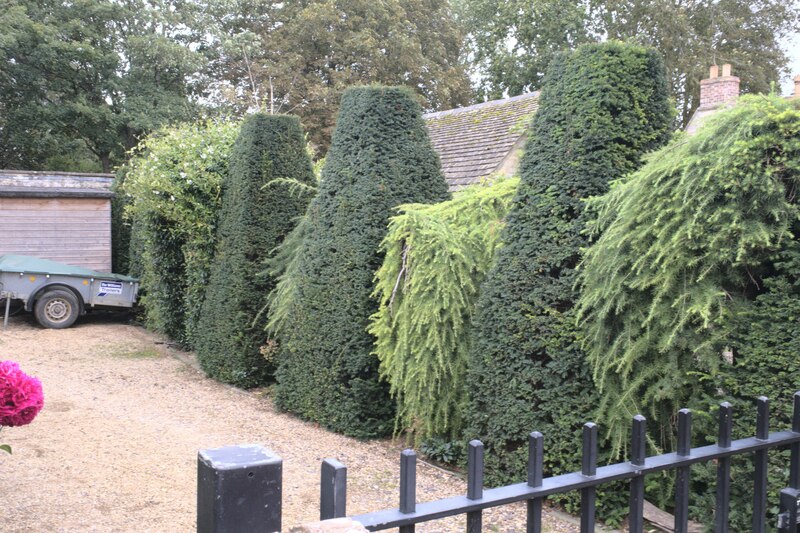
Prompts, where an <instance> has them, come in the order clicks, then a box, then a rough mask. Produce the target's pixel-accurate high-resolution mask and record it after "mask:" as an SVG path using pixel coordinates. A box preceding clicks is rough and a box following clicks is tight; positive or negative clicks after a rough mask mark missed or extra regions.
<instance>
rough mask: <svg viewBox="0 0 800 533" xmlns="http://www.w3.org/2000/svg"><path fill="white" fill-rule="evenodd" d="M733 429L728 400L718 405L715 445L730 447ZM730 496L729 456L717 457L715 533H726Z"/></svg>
mask: <svg viewBox="0 0 800 533" xmlns="http://www.w3.org/2000/svg"><path fill="white" fill-rule="evenodd" d="M732 429H733V407H731V404H729V403H728V402H722V403H721V404H720V405H719V435H718V437H717V446H719V447H720V448H730V447H731V432H732ZM730 496H731V458H730V457H720V458H719V459H717V507H716V510H715V511H714V531H715V533H728V512H729V507H730Z"/></svg>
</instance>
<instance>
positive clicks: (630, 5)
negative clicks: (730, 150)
mask: <svg viewBox="0 0 800 533" xmlns="http://www.w3.org/2000/svg"><path fill="white" fill-rule="evenodd" d="M456 6H457V11H458V13H459V16H460V18H461V20H463V22H464V24H465V26H466V30H467V31H468V34H469V41H470V52H471V54H472V55H473V59H474V63H473V64H472V67H473V69H474V71H475V73H476V74H477V75H478V77H479V79H480V84H479V90H480V91H481V92H482V93H483V94H485V95H488V96H491V97H499V96H500V95H501V94H503V93H504V92H506V91H507V92H508V93H509V94H511V95H515V94H520V93H522V92H525V91H531V90H535V89H539V88H541V86H542V76H543V74H544V72H545V68H546V67H547V65H548V63H549V62H550V60H551V58H552V57H553V53H554V52H557V51H559V50H564V49H571V48H574V47H575V46H577V45H579V44H581V43H583V42H587V41H589V40H598V39H617V40H624V41H630V42H635V43H639V44H643V45H647V46H652V47H654V48H656V49H657V50H658V51H659V52H660V53H661V54H662V56H663V57H664V63H665V66H666V69H667V75H668V77H669V80H670V87H671V94H672V96H673V97H674V98H675V100H676V103H677V106H678V109H679V116H678V118H679V121H680V123H681V124H686V123H687V122H688V120H689V118H691V115H692V113H693V112H694V110H695V109H696V108H697V106H698V104H699V96H700V85H699V81H700V79H701V78H703V76H704V74H705V73H706V72H707V68H708V66H709V65H713V64H716V63H731V64H732V65H733V70H734V73H735V74H736V75H737V76H739V77H740V78H741V80H742V90H743V91H745V92H767V91H769V89H770V84H771V83H773V82H778V81H779V78H780V75H781V74H784V73H785V72H784V71H785V68H786V66H787V63H788V58H787V55H786V53H787V50H785V49H784V48H783V44H782V42H784V38H785V37H786V36H787V35H790V34H792V33H794V32H797V31H798V30H799V29H800V4H798V2H797V0H789V1H786V0H757V1H751V0H721V1H710V0H697V1H690V2H684V1H681V0H655V1H651V0H634V1H630V0H587V2H584V3H581V2H577V3H575V2H566V1H563V0H536V1H533V2H530V1H517V0H514V1H511V2H492V1H489V0H458V1H457V2H456Z"/></svg>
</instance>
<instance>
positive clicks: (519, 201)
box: [468, 42, 672, 482]
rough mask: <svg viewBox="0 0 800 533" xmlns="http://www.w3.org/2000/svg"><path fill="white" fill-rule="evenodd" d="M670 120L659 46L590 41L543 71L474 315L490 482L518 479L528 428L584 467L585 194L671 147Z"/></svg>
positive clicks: (477, 407) (555, 457)
mask: <svg viewBox="0 0 800 533" xmlns="http://www.w3.org/2000/svg"><path fill="white" fill-rule="evenodd" d="M671 118H672V113H671V109H670V104H669V101H668V98H667V85H666V78H665V76H664V70H663V63H662V61H661V59H660V57H659V55H658V53H657V52H656V51H654V50H652V49H646V48H642V47H638V46H632V45H624V44H621V43H617V42H608V43H604V44H600V45H584V46H581V47H579V48H578V49H577V51H576V52H574V53H572V54H569V55H562V56H559V57H558V58H557V59H556V60H554V61H553V62H552V64H551V66H550V68H549V70H548V76H547V79H546V80H545V84H544V88H543V89H542V94H541V97H540V104H539V110H538V112H537V113H536V115H535V116H534V119H533V124H532V127H531V130H530V136H529V139H528V142H527V145H526V147H525V155H524V156H523V159H522V162H521V168H520V173H521V177H522V179H521V183H520V187H519V190H518V192H517V196H516V198H515V199H514V203H513V205H512V207H511V211H510V213H509V215H508V219H507V223H506V226H505V228H504V230H503V234H502V236H501V239H502V242H503V243H504V244H503V247H502V248H500V251H499V253H498V256H497V262H496V264H495V266H494V267H493V268H492V270H491V271H490V273H489V274H488V276H487V278H486V282H485V283H484V284H483V287H482V289H481V296H480V298H479V301H478V306H477V310H476V313H475V326H474V328H473V336H474V337H473V342H472V353H471V358H470V370H469V375H468V379H469V387H468V388H469V390H470V394H471V398H470V408H469V410H468V415H469V420H468V422H469V429H468V434H469V435H470V436H477V437H478V438H480V439H481V440H483V442H484V443H485V444H486V445H487V447H488V448H489V449H490V450H491V453H489V454H487V469H488V473H489V478H490V479H491V480H492V482H497V481H507V480H510V479H519V477H520V476H522V475H523V472H524V471H525V465H526V459H527V455H526V453H527V452H526V451H525V445H524V444H525V438H526V436H527V435H528V433H529V432H530V431H533V430H537V431H541V432H542V433H543V434H544V435H545V438H546V439H547V449H548V454H547V463H546V467H547V469H548V470H549V471H550V472H559V471H563V470H568V471H571V470H573V469H574V468H575V466H576V463H579V456H578V454H577V450H579V446H576V443H578V442H580V437H579V434H580V433H579V432H580V426H581V423H582V422H585V419H584V418H583V417H584V416H585V414H586V411H587V409H589V408H591V407H592V406H593V405H595V402H596V401H597V399H598V396H597V393H596V392H595V389H594V387H593V384H592V376H591V372H590V369H589V368H588V365H587V364H586V360H585V356H584V352H583V350H582V349H581V340H582V339H581V333H580V331H578V329H577V328H576V325H575V313H574V308H573V307H574V301H575V298H576V296H577V295H576V293H575V291H574V290H573V285H574V283H575V275H576V270H575V269H576V266H577V264H578V261H579V259H580V257H581V249H582V247H584V246H586V244H587V243H588V239H587V236H586V235H585V234H584V233H583V227H584V223H585V220H586V215H585V213H584V207H583V206H584V199H585V198H587V197H590V196H593V195H596V194H600V193H603V192H605V191H606V190H607V188H608V182H609V181H610V180H612V179H614V178H616V177H620V176H623V175H625V174H626V173H628V172H630V171H632V170H634V169H636V168H637V167H638V166H639V165H640V164H641V163H642V158H643V155H644V154H645V153H646V152H648V151H649V150H652V149H654V148H656V147H658V146H659V145H660V144H662V143H664V142H665V141H666V139H667V138H668V136H669V130H670V128H669V124H670V122H671ZM601 422H604V421H601Z"/></svg>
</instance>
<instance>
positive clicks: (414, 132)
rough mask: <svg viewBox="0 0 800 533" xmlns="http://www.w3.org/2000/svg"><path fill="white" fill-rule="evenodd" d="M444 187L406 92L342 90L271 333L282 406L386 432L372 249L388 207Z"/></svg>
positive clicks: (387, 408)
mask: <svg viewBox="0 0 800 533" xmlns="http://www.w3.org/2000/svg"><path fill="white" fill-rule="evenodd" d="M448 196H449V195H448V192H447V185H446V183H445V180H444V177H443V176H442V173H441V169H440V166H439V159H438V156H437V155H436V153H435V152H434V150H433V147H432V145H431V143H430V140H429V138H428V133H427V130H426V128H425V124H424V122H423V120H422V116H421V109H420V106H419V104H418V103H417V102H416V99H415V97H414V95H413V93H411V92H410V91H409V90H408V89H405V88H397V87H360V88H353V89H349V90H347V91H346V92H345V94H344V96H343V97H342V105H341V111H340V114H339V118H338V121H337V125H336V130H335V132H334V134H333V142H332V145H331V149H330V151H329V152H328V154H327V156H326V161H325V166H324V168H323V170H322V181H321V183H320V188H319V194H318V195H317V197H316V198H315V199H314V200H313V201H312V202H311V205H310V206H309V210H308V212H307V221H306V224H308V226H307V227H306V228H305V232H306V236H305V239H304V240H303V243H302V245H301V246H300V249H299V251H298V253H299V254H300V255H299V256H298V263H297V264H296V265H295V267H294V268H293V272H294V275H295V276H296V278H297V279H296V280H294V282H293V283H292V284H291V285H292V286H293V289H292V290H294V291H296V292H295V294H296V295H297V297H296V298H295V299H294V304H293V305H292V306H291V309H289V310H287V312H286V313H285V314H284V315H283V318H282V319H281V324H282V325H281V327H280V329H279V332H278V340H279V341H280V343H281V349H280V353H279V359H278V372H277V375H276V376H277V379H278V386H277V388H276V393H275V400H276V402H277V404H278V405H279V406H280V407H281V408H283V409H286V410H288V411H291V412H294V413H296V414H298V415H300V416H302V417H304V418H307V419H310V420H314V421H317V422H319V423H320V424H322V425H324V426H326V427H328V428H330V429H333V430H335V431H339V432H342V433H345V434H347V435H352V436H356V437H372V436H376V435H383V434H386V433H387V432H389V431H391V427H392V418H393V415H394V403H393V401H392V400H391V398H390V397H389V392H388V386H387V384H386V383H381V382H380V381H379V379H378V359H377V357H375V355H374V354H372V350H373V343H374V338H373V337H372V336H371V335H370V334H369V333H367V331H366V328H367V325H368V321H369V317H370V316H371V315H372V314H373V313H374V312H375V311H377V308H378V304H377V301H376V300H375V299H373V298H372V296H371V293H372V290H373V283H372V281H373V276H374V274H375V271H376V270H378V268H379V267H380V265H381V262H382V260H383V254H382V253H380V252H379V251H378V250H379V247H380V244H381V241H382V240H383V238H384V236H385V235H386V230H387V223H388V221H389V216H390V215H391V214H392V210H393V208H395V207H396V206H398V205H400V204H403V203H409V202H423V203H426V202H436V201H441V200H444V199H446V198H448Z"/></svg>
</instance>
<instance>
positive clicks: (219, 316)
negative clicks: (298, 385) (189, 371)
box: [197, 114, 315, 387]
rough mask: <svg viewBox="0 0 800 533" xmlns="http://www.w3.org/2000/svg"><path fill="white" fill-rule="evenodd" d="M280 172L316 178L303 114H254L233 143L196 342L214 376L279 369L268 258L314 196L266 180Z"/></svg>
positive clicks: (255, 380)
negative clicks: (270, 336)
mask: <svg viewBox="0 0 800 533" xmlns="http://www.w3.org/2000/svg"><path fill="white" fill-rule="evenodd" d="M278 178H288V179H289V180H292V179H293V180H297V181H300V182H304V183H309V184H314V183H315V178H314V174H313V170H312V166H311V160H310V159H309V157H308V154H307V152H306V146H305V139H304V136H303V130H302V128H301V126H300V121H299V120H298V119H297V117H291V116H285V115H265V114H256V115H252V116H250V117H248V118H247V120H246V121H245V122H244V124H242V128H241V132H240V133H239V137H238V138H237V139H236V143H235V144H234V146H233V151H232V155H231V162H230V177H229V179H228V182H227V183H226V184H225V187H224V190H223V198H222V210H221V213H220V222H219V228H218V231H217V243H218V245H217V249H216V252H215V255H214V263H213V266H212V269H211V276H210V281H209V286H208V291H207V294H206V299H205V301H204V303H203V309H202V313H201V316H200V331H199V341H198V345H197V356H198V359H199V360H200V364H201V366H202V367H203V370H205V372H206V373H207V374H208V375H209V376H211V377H213V378H215V379H218V380H220V381H224V382H227V383H233V384H235V385H238V386H241V387H252V386H256V385H259V384H262V383H264V381H265V380H266V379H267V378H268V377H269V375H270V374H271V372H272V371H273V370H274V369H273V368H271V367H270V365H269V364H268V362H267V361H266V360H265V359H264V357H263V356H262V355H261V353H260V352H259V348H260V347H261V345H262V344H263V342H264V340H265V334H264V324H265V322H266V313H263V312H262V310H263V307H264V305H265V303H266V296H267V294H269V292H270V291H271V290H272V289H273V288H274V284H275V283H274V279H273V278H272V277H270V276H266V275H264V274H263V272H262V271H263V269H264V266H263V262H264V260H265V259H267V258H268V257H269V256H270V255H271V254H272V253H274V250H275V248H276V247H277V246H278V245H279V244H280V243H281V241H282V240H283V239H284V238H285V237H286V235H287V234H288V233H289V232H290V231H291V230H292V228H293V226H294V224H295V223H296V219H297V217H298V216H300V215H301V214H302V213H303V211H304V210H305V208H306V204H307V203H308V199H307V197H304V196H301V195H300V196H299V195H296V194H292V193H291V192H290V191H289V190H288V187H282V186H269V187H265V185H266V184H267V183H270V182H271V181H272V180H274V179H278Z"/></svg>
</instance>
